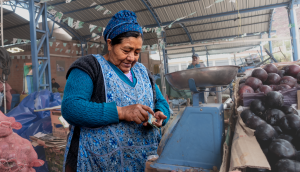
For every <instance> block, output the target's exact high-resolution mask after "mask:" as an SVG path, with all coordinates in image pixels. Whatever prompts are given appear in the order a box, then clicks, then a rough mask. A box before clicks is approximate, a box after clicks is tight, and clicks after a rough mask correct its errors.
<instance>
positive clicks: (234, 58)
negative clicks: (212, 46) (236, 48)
mask: <svg viewBox="0 0 300 172" xmlns="http://www.w3.org/2000/svg"><path fill="white" fill-rule="evenodd" d="M234 64H235V65H236V53H234Z"/></svg>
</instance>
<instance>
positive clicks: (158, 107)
mask: <svg viewBox="0 0 300 172" xmlns="http://www.w3.org/2000/svg"><path fill="white" fill-rule="evenodd" d="M155 91H156V103H155V109H154V111H155V112H157V111H161V112H162V113H164V115H166V116H167V119H165V120H164V122H163V126H164V125H166V124H167V122H168V121H169V119H170V109H169V104H168V102H167V100H166V99H165V98H164V96H163V95H162V94H161V92H160V90H159V88H158V87H157V85H156V84H155Z"/></svg>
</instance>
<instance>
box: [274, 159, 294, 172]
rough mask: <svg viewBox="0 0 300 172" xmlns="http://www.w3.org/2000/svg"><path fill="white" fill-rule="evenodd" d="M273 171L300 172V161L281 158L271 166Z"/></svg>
mask: <svg viewBox="0 0 300 172" xmlns="http://www.w3.org/2000/svg"><path fill="white" fill-rule="evenodd" d="M273 169H274V170H273ZM272 171H274V172H300V162H298V161H295V160H290V159H281V160H279V161H278V162H277V163H276V164H275V167H274V168H272Z"/></svg>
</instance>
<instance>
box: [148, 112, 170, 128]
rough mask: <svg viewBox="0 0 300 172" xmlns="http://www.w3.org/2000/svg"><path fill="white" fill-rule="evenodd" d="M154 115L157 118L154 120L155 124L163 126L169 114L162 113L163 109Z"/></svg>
mask: <svg viewBox="0 0 300 172" xmlns="http://www.w3.org/2000/svg"><path fill="white" fill-rule="evenodd" d="M154 117H155V118H156V122H154V121H153V122H152V124H153V125H155V126H157V127H162V123H163V121H164V119H167V116H166V115H164V113H162V112H161V111H157V112H155V113H154ZM147 125H148V123H144V126H147Z"/></svg>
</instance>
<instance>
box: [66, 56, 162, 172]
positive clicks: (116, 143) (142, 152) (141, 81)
mask: <svg viewBox="0 0 300 172" xmlns="http://www.w3.org/2000/svg"><path fill="white" fill-rule="evenodd" d="M94 57H96V58H97V60H98V62H99V63H100V65H101V69H102V73H103V78H104V82H105V94H106V102H107V103H109V102H113V101H114V102H116V104H117V106H120V107H124V106H128V105H133V104H143V105H146V106H149V107H151V108H152V109H153V108H154V105H153V92H152V86H151V83H150V80H149V76H148V73H147V70H146V68H145V67H144V66H143V65H142V64H140V63H136V64H135V65H134V66H133V68H132V70H133V72H134V74H135V77H136V79H137V83H136V85H135V87H131V86H129V85H128V84H126V83H125V82H124V81H123V80H122V79H120V78H119V76H118V75H117V74H116V73H115V71H114V70H113V69H112V67H111V66H110V65H109V64H108V62H107V61H106V60H105V59H104V58H103V57H102V56H99V55H94ZM73 132H74V127H72V129H71V131H70V135H69V139H68V144H67V147H66V152H65V161H66V159H67V155H68V151H69V148H70V143H71V140H72V136H73ZM159 140H160V135H159V132H158V131H157V130H156V129H154V128H152V127H150V128H146V127H144V126H143V125H142V124H140V125H139V124H136V123H135V122H126V121H120V122H119V123H118V124H110V125H107V126H102V127H99V128H84V127H82V128H81V129H80V139H79V150H78V160H77V171H78V172H87V171H94V172H98V171H101V172H112V171H116V172H137V171H138V172H144V170H145V163H146V159H147V157H148V156H149V155H156V154H157V146H158V143H159ZM64 170H65V162H64Z"/></svg>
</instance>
